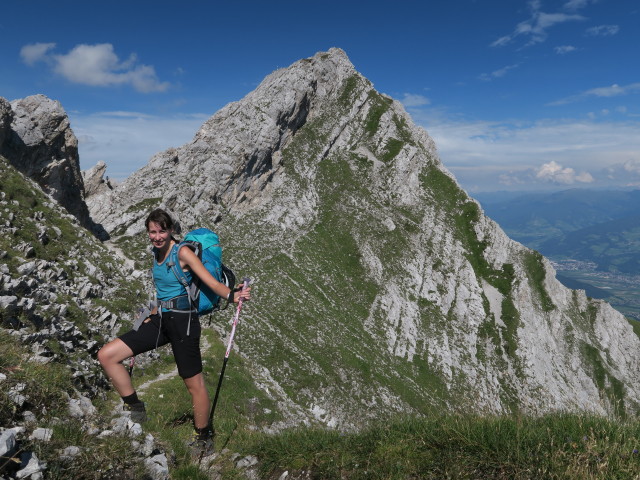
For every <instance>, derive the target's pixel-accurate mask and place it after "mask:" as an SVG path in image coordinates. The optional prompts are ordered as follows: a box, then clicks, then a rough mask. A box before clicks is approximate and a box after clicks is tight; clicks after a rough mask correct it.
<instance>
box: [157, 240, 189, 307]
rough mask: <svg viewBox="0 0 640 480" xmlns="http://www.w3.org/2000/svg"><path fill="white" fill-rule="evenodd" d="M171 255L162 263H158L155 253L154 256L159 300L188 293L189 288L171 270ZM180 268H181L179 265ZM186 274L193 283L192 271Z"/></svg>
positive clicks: (174, 247)
mask: <svg viewBox="0 0 640 480" xmlns="http://www.w3.org/2000/svg"><path fill="white" fill-rule="evenodd" d="M176 248H178V246H177V245H174V246H173V249H176ZM171 256H172V255H171V254H169V255H168V256H167V258H166V259H165V261H164V262H162V263H158V261H157V260H156V257H155V255H154V256H153V281H154V283H155V285H156V292H157V295H158V299H159V300H171V299H172V298H174V297H179V296H180V295H186V294H187V290H186V289H185V288H184V286H183V285H182V284H181V283H180V282H179V281H178V279H177V278H176V276H175V275H174V273H173V272H172V271H171V266H170V265H169V264H170V258H171ZM178 268H180V266H179V265H178ZM185 274H186V276H187V280H188V281H189V283H191V278H192V273H191V271H187V272H185Z"/></svg>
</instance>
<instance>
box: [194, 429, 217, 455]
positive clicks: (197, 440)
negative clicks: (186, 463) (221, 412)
mask: <svg viewBox="0 0 640 480" xmlns="http://www.w3.org/2000/svg"><path fill="white" fill-rule="evenodd" d="M189 450H190V451H191V456H192V457H194V458H203V457H208V456H209V455H213V453H214V452H213V431H212V430H211V429H207V430H206V431H205V432H201V433H198V432H197V431H196V432H193V436H192V437H191V441H190V442H189Z"/></svg>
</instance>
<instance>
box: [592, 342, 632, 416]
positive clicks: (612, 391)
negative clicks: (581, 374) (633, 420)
mask: <svg viewBox="0 0 640 480" xmlns="http://www.w3.org/2000/svg"><path fill="white" fill-rule="evenodd" d="M581 353H582V357H583V358H584V359H585V361H586V362H587V365H589V366H590V367H591V374H592V375H593V377H592V378H593V380H594V382H595V383H596V385H597V387H598V390H600V392H601V394H602V395H604V396H605V397H606V398H607V399H608V400H609V402H610V403H611V405H612V406H613V408H614V411H615V412H616V413H617V414H618V415H620V416H624V415H625V412H626V409H625V387H624V384H623V383H622V382H621V381H620V380H618V379H617V378H616V377H614V376H613V375H611V373H610V372H609V371H608V370H607V368H606V366H605V365H604V361H603V360H602V356H601V355H602V354H601V353H600V351H599V350H598V349H597V348H595V347H594V346H592V345H589V344H588V343H586V342H582V343H581Z"/></svg>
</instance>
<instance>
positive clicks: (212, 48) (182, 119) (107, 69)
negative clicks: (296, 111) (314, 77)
mask: <svg viewBox="0 0 640 480" xmlns="http://www.w3.org/2000/svg"><path fill="white" fill-rule="evenodd" d="M2 10H3V14H2V16H1V17H0V35H1V36H2V38H3V42H1V44H0V60H1V61H0V96H2V97H5V98H6V99H8V100H10V101H11V100H15V99H18V98H24V97H26V96H28V95H33V94H36V93H42V94H44V95H47V96H48V97H50V98H52V99H55V100H58V101H60V103H61V104H62V106H63V107H64V108H65V110H66V111H67V113H68V114H69V116H70V119H71V124H72V127H73V129H74V132H75V134H76V136H77V137H78V139H79V148H80V161H81V167H82V168H83V169H86V168H89V167H91V166H93V165H94V164H95V163H97V162H98V161H99V160H104V161H105V162H106V163H107V166H108V168H107V175H108V176H110V177H111V178H113V179H123V178H125V177H127V176H128V175H129V174H131V173H132V172H133V171H135V170H136V169H138V168H140V167H141V166H142V165H144V164H146V163H147V161H148V160H149V158H150V157H151V155H153V154H154V153H156V152H159V151H162V150H165V149H166V148H168V147H177V146H180V145H183V144H184V143H186V142H188V141H189V140H191V138H192V137H193V135H194V134H195V133H196V131H197V130H198V128H199V127H200V125H201V124H202V123H203V122H204V121H205V120H206V119H207V118H209V117H210V116H211V115H213V114H214V113H215V112H216V111H217V110H219V109H220V108H221V107H223V106H224V105H226V104H227V103H229V102H232V101H236V100H239V99H241V98H242V97H244V96H245V95H246V94H247V93H249V92H250V91H251V90H253V89H254V88H255V87H256V86H257V85H258V84H259V83H260V81H262V79H263V78H264V77H265V76H266V75H268V74H269V73H271V72H272V71H274V70H276V69H278V68H282V67H287V66H289V65H290V64H292V63H293V62H295V61H297V60H299V59H301V58H306V57H310V56H312V55H314V54H315V53H316V52H319V51H326V50H328V49H329V48H331V47H340V48H342V49H343V50H344V51H345V52H346V53H347V55H348V56H349V58H350V60H351V61H352V63H353V64H354V65H355V67H356V69H357V70H358V71H359V72H360V73H362V74H363V75H364V76H366V77H367V78H368V79H369V80H371V81H372V82H373V84H374V87H375V88H376V89H377V90H378V91H380V92H382V93H386V94H388V95H390V96H392V97H394V98H396V99H398V100H400V101H402V102H403V103H404V105H405V108H406V109H407V111H408V112H409V113H410V114H411V115H412V117H413V119H414V120H415V122H416V123H417V124H419V125H421V126H423V127H424V128H425V129H426V130H427V131H428V132H429V133H430V135H431V136H432V137H433V138H434V140H435V141H436V145H437V146H438V150H439V153H440V157H441V159H442V161H443V162H444V164H445V165H446V166H447V167H448V168H449V170H451V171H452V172H453V173H454V175H455V176H456V177H457V178H458V181H459V182H460V184H461V185H462V186H463V187H464V188H465V189H467V190H468V191H469V192H471V193H473V192H478V191H493V190H540V189H566V188H574V187H584V188H588V187H594V188H595V187H613V186H616V187H622V186H636V185H640V62H639V58H638V57H639V54H638V52H640V47H638V46H639V45H640V4H639V3H638V2H637V0H560V1H543V0H533V1H525V0H522V1H520V0H511V1H499V0H435V1H427V0H421V1H407V0H395V1H381V0H380V1H375V0H371V1H367V2H349V1H345V0H342V1H334V0H326V1H323V2H308V1H301V0H298V1H295V2H294V1H289V0H286V1H277V0H274V1H273V2H264V1H242V0H239V1H235V2H230V1H227V2H218V1H195V0H184V1H182V2H175V1H164V0H154V1H149V0H137V1H131V0H128V1H122V0H111V1H110V2H98V1H90V2H89V1H85V2H79V1H70V0H59V1H57V2H51V1H43V0H7V1H6V2H3V9H2Z"/></svg>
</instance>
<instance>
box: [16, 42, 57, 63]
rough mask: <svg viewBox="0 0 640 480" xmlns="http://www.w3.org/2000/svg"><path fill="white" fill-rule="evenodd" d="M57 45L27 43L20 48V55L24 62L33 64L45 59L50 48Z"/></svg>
mask: <svg viewBox="0 0 640 480" xmlns="http://www.w3.org/2000/svg"><path fill="white" fill-rule="evenodd" d="M55 46H56V44H55V43H32V44H30V45H25V46H24V47H22V48H21V49H20V57H21V58H22V61H23V62H24V63H26V64H27V65H29V66H33V65H34V64H36V63H37V62H40V61H42V60H45V59H46V57H47V53H48V52H49V50H52V49H53V48H55Z"/></svg>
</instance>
